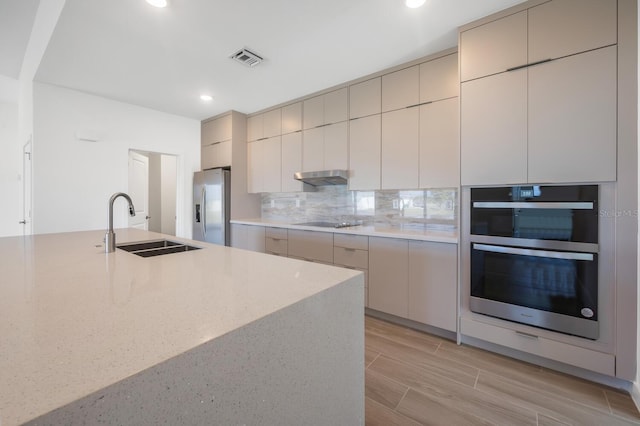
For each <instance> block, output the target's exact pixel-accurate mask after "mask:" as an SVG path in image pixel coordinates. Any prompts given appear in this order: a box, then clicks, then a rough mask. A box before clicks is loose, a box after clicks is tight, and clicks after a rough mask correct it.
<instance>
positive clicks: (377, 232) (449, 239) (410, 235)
mask: <svg viewBox="0 0 640 426" xmlns="http://www.w3.org/2000/svg"><path fill="white" fill-rule="evenodd" d="M230 222H231V224H236V225H252V226H265V227H270V228H283V229H297V230H302V231H317V232H331V233H334V234H350V235H363V236H369V237H383V238H401V239H405V240H417V241H431V242H437V243H448V244H458V243H459V237H458V235H457V233H454V232H446V231H431V230H425V231H417V230H402V229H398V228H394V227H372V226H354V227H345V228H324V227H320V226H306V225H294V224H289V223H282V222H271V221H265V220H262V219H232V220H231V221H230Z"/></svg>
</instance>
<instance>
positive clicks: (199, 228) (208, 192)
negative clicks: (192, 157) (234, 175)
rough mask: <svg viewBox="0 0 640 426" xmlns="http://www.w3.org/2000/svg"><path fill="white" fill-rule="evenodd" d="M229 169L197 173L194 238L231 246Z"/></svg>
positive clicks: (194, 175)
mask: <svg viewBox="0 0 640 426" xmlns="http://www.w3.org/2000/svg"><path fill="white" fill-rule="evenodd" d="M230 176H231V173H230V171H229V170H225V169H210V170H204V171H202V172H196V173H194V174H193V239H194V240H198V241H206V242H208V243H214V244H220V245H225V246H228V245H229V240H230V231H229V217H230V215H229V206H230V201H229V197H230V190H229V188H230V183H229V180H230Z"/></svg>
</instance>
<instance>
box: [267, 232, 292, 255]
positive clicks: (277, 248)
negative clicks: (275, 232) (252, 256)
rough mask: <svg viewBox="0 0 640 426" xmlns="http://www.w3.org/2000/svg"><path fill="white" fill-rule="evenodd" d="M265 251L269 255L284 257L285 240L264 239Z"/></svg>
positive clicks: (285, 252)
mask: <svg viewBox="0 0 640 426" xmlns="http://www.w3.org/2000/svg"><path fill="white" fill-rule="evenodd" d="M264 246H265V251H266V252H267V253H271V254H280V255H283V256H286V255H287V253H288V247H287V240H286V239H282V238H273V237H265V239H264Z"/></svg>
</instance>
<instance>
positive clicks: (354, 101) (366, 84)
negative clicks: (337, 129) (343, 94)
mask: <svg viewBox="0 0 640 426" xmlns="http://www.w3.org/2000/svg"><path fill="white" fill-rule="evenodd" d="M381 90H382V88H381V83H380V77H378V78H372V79H371V80H367V81H363V82H362V83H358V84H352V85H351V86H349V118H360V117H366V116H367V115H372V114H379V113H380V108H381V105H380V99H381V98H380V96H381Z"/></svg>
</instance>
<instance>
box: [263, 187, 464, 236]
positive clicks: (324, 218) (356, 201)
mask: <svg viewBox="0 0 640 426" xmlns="http://www.w3.org/2000/svg"><path fill="white" fill-rule="evenodd" d="M457 217H458V193H457V189H455V188H442V189H429V190H397V191H389V190H385V191H349V190H347V188H346V187H345V186H330V187H319V188H318V191H317V192H292V193H264V194H262V208H261V219H262V220H265V221H269V222H275V223H286V224H293V223H301V222H310V221H321V222H340V223H341V222H350V223H354V222H358V223H362V224H363V225H366V226H374V227H385V228H398V229H401V228H415V229H418V230H429V231H431V230H435V231H446V232H452V233H454V234H457Z"/></svg>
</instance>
